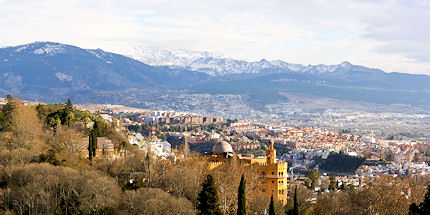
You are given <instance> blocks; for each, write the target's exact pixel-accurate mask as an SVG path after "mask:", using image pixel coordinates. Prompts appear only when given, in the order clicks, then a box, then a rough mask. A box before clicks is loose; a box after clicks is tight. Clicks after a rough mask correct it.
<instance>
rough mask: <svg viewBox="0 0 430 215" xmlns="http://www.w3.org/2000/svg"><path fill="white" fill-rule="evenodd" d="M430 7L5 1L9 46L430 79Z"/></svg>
mask: <svg viewBox="0 0 430 215" xmlns="http://www.w3.org/2000/svg"><path fill="white" fill-rule="evenodd" d="M429 11H430V10H429V3H427V2H426V1H401V0H380V1H360V0H356V1H342V0H331V1H330V0H303V1H285V0H274V1H257V0H236V1H232V0H218V1H202V0H182V1H167V0H164V1H160V0H158V1H156V0H145V1H141V0H127V1H117V0H104V1H96V0H75V1H58V0H0V26H1V28H0V30H1V34H0V45H16V44H22V43H28V42H33V41H56V42H62V43H68V44H73V45H78V46H81V47H84V48H102V49H105V50H108V51H114V52H119V53H123V54H127V53H128V52H129V51H131V48H132V46H133V45H135V44H140V45H141V44H150V45H152V46H160V47H170V48H180V49H189V50H200V51H202V50H207V51H215V52H219V53H225V54H226V55H228V56H232V57H237V58H245V59H251V60H258V59H260V58H266V59H282V60H286V61H289V62H294V63H302V64H318V63H325V64H337V63H339V62H341V61H344V60H348V61H351V62H352V63H355V64H361V65H365V66H370V67H377V68H381V69H384V70H386V71H388V72H409V73H427V74H430V65H429V64H430V54H429V53H428V51H427V50H429V48H430V41H429V40H428V39H427V36H428V35H430V28H426V26H425V25H426V24H427V23H426V22H427V21H428V20H430V15H429Z"/></svg>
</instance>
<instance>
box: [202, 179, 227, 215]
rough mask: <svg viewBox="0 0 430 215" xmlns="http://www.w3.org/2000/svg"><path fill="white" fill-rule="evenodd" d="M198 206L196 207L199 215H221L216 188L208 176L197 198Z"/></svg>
mask: <svg viewBox="0 0 430 215" xmlns="http://www.w3.org/2000/svg"><path fill="white" fill-rule="evenodd" d="M198 201H199V205H198V206H197V210H198V211H199V213H198V214H200V215H221V214H223V213H222V211H221V208H220V207H219V203H218V194H217V188H216V186H215V182H214V178H213V176H212V175H210V174H209V175H208V176H207V177H206V180H205V181H204V182H203V184H202V190H201V191H200V193H199V196H198Z"/></svg>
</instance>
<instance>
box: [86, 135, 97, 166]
mask: <svg viewBox="0 0 430 215" xmlns="http://www.w3.org/2000/svg"><path fill="white" fill-rule="evenodd" d="M96 150H97V132H96V131H95V130H94V129H93V130H90V133H89V140H88V153H89V154H88V158H89V159H90V160H92V159H93V157H95V156H96Z"/></svg>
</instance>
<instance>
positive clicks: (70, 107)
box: [66, 98, 73, 111]
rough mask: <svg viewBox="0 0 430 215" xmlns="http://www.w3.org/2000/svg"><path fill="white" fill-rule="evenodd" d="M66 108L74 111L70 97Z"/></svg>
mask: <svg viewBox="0 0 430 215" xmlns="http://www.w3.org/2000/svg"><path fill="white" fill-rule="evenodd" d="M66 109H67V110H68V111H72V110H73V104H72V101H71V100H70V98H68V99H67V104H66Z"/></svg>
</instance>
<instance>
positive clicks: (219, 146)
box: [212, 141, 233, 153]
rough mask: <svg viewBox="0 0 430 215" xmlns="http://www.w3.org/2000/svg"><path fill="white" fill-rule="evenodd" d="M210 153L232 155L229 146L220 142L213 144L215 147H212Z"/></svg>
mask: <svg viewBox="0 0 430 215" xmlns="http://www.w3.org/2000/svg"><path fill="white" fill-rule="evenodd" d="M212 152H214V153H225V152H231V153H233V148H231V145H230V144H229V143H227V142H226V141H221V142H218V143H215V145H214V146H213V147H212Z"/></svg>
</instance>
